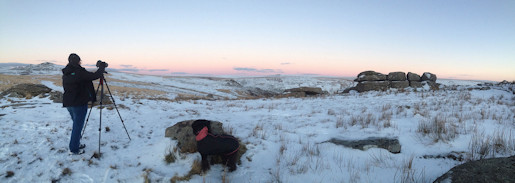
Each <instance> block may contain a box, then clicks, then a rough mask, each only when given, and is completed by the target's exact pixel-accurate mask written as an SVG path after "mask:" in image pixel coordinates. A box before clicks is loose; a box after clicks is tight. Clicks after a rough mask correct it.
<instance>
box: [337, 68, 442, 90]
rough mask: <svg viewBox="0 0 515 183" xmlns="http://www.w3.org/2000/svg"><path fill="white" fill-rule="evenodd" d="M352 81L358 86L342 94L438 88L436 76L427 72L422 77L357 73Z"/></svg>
mask: <svg viewBox="0 0 515 183" xmlns="http://www.w3.org/2000/svg"><path fill="white" fill-rule="evenodd" d="M354 81H356V82H358V84H357V85H356V86H355V87H352V88H347V89H345V90H344V93H348V92H350V91H351V90H356V91H358V92H366V91H385V90H388V89H390V88H396V89H402V88H407V87H413V88H421V87H423V86H424V85H428V86H429V87H430V88H431V89H433V90H437V89H438V88H439V84H437V83H436V75H434V74H432V73H429V72H425V73H424V74H423V77H420V76H419V75H418V74H414V73H412V72H408V74H407V75H406V73H404V72H390V73H389V74H388V75H384V74H382V73H378V72H375V71H364V72H361V73H359V74H358V77H357V78H356V79H355V80H354Z"/></svg>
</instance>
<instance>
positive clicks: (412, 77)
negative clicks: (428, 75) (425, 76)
mask: <svg viewBox="0 0 515 183" xmlns="http://www.w3.org/2000/svg"><path fill="white" fill-rule="evenodd" d="M408 81H420V76H419V75H418V74H415V73H412V72H408Z"/></svg>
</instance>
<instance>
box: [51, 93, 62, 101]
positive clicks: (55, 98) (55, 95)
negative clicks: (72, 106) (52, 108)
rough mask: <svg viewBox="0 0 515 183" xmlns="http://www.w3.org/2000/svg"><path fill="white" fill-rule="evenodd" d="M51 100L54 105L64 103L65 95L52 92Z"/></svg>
mask: <svg viewBox="0 0 515 183" xmlns="http://www.w3.org/2000/svg"><path fill="white" fill-rule="evenodd" d="M50 100H52V101H54V103H63V93H62V92H60V91H52V92H50Z"/></svg>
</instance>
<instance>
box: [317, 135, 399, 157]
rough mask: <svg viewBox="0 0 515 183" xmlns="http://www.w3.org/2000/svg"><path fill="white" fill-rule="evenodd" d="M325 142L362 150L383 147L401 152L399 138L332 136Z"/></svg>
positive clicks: (394, 151)
mask: <svg viewBox="0 0 515 183" xmlns="http://www.w3.org/2000/svg"><path fill="white" fill-rule="evenodd" d="M326 142H330V143H333V144H336V145H342V146H345V147H349V148H353V149H359V150H363V151H365V150H367V149H370V148H383V149H386V150H388V151H390V152H391V153H394V154H397V153H400V152H401V144H400V143H399V140H398V139H395V138H384V137H369V138H367V139H362V140H345V139H337V138H332V139H331V140H328V141H326Z"/></svg>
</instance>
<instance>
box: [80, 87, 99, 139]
mask: <svg viewBox="0 0 515 183" xmlns="http://www.w3.org/2000/svg"><path fill="white" fill-rule="evenodd" d="M99 88H100V84H99V85H98V86H97V91H96V92H95V97H96V96H97V94H98V89H99ZM94 104H95V102H91V107H90V108H89V113H88V117H87V118H86V124H84V128H83V129H82V133H81V134H80V139H82V136H84V132H85V131H86V127H87V126H88V121H89V116H90V115H91V111H92V109H93V106H94Z"/></svg>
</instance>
